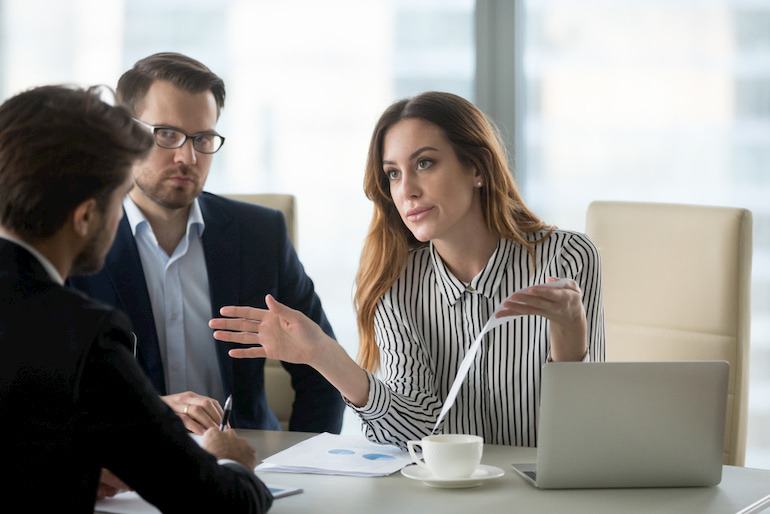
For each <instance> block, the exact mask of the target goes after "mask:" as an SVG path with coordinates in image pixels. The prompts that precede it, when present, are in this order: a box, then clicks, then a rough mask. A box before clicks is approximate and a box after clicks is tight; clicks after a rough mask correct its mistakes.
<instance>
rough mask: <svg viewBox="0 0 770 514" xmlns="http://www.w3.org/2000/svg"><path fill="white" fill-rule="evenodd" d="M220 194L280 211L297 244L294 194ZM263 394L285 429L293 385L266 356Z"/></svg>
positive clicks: (292, 396)
mask: <svg viewBox="0 0 770 514" xmlns="http://www.w3.org/2000/svg"><path fill="white" fill-rule="evenodd" d="M222 196H224V197H226V198H231V199H233V200H238V201H241V202H247V203H253V204H257V205H262V206H264V207H269V208H271V209H276V210H279V211H281V212H282V213H283V216H284V218H286V228H287V231H288V234H289V239H291V242H292V243H293V244H294V248H296V247H297V212H296V209H297V207H296V201H295V198H294V195H289V194H233V195H222ZM265 395H266V396H267V404H268V405H269V406H270V409H271V410H272V411H273V412H274V413H275V415H276V417H278V421H279V422H280V424H281V428H283V429H284V430H288V429H289V419H290V418H291V410H292V405H293V404H294V388H292V386H291V375H290V374H289V372H288V371H286V369H284V367H283V366H282V365H281V362H280V361H277V360H274V359H265Z"/></svg>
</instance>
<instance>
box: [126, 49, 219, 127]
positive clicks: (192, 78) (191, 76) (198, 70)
mask: <svg viewBox="0 0 770 514" xmlns="http://www.w3.org/2000/svg"><path fill="white" fill-rule="evenodd" d="M156 80H165V81H168V82H170V83H171V84H173V85H174V86H175V87H177V88H179V89H181V90H182V91H186V92H188V93H202V92H205V91H211V93H212V94H213V95H214V100H215V101H216V104H217V116H219V113H220V111H221V110H222V109H224V107H225V83H224V81H223V80H222V79H221V78H219V77H218V76H217V75H216V74H215V73H214V72H212V71H211V70H210V69H208V68H207V67H206V66H205V65H204V64H202V63H201V62H199V61H196V60H195V59H192V58H190V57H187V56H186V55H182V54H177V53H173V52H162V53H158V54H153V55H151V56H149V57H145V58H144V59H141V60H139V61H137V62H136V64H134V67H133V68H131V69H130V70H128V71H127V72H125V73H124V74H123V76H122V77H120V80H118V87H117V89H116V95H117V99H118V103H120V105H123V106H124V107H126V108H127V109H128V110H129V111H131V114H132V115H134V116H137V115H138V114H139V112H140V111H141V110H142V101H143V100H144V97H145V95H147V91H149V89H150V86H151V85H152V83H153V82H155V81H156Z"/></svg>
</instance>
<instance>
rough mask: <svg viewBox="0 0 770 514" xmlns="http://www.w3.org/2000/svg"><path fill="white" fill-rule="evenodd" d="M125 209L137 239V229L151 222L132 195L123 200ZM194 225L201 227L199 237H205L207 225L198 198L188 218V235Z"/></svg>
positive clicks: (132, 231)
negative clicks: (204, 232)
mask: <svg viewBox="0 0 770 514" xmlns="http://www.w3.org/2000/svg"><path fill="white" fill-rule="evenodd" d="M123 208H124V209H125V211H126V217H127V218H128V224H129V225H130V226H131V233H133V234H134V237H136V229H137V227H139V226H140V225H141V224H142V223H147V224H148V225H149V224H150V222H149V221H147V218H146V217H145V216H144V214H142V211H140V210H139V207H137V206H136V204H135V203H134V200H133V199H132V198H131V195H126V197H125V198H124V199H123ZM194 225H199V226H200V230H199V232H198V236H199V237H200V236H201V235H203V229H204V228H205V227H206V223H205V222H204V221H203V213H202V212H201V206H200V204H199V203H198V199H197V198H196V199H195V200H194V201H193V203H192V205H191V206H190V214H189V216H188V217H187V231H188V233H189V231H190V227H191V226H194Z"/></svg>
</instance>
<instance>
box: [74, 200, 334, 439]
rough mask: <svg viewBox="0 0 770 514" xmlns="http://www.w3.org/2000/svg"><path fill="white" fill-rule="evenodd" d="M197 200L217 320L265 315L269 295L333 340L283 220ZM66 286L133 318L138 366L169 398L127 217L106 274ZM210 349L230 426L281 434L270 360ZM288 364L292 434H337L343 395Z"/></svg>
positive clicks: (272, 213) (276, 214)
mask: <svg viewBox="0 0 770 514" xmlns="http://www.w3.org/2000/svg"><path fill="white" fill-rule="evenodd" d="M198 200H199V202H200V207H201V212H202V214H203V220H204V222H205V224H206V226H205V229H204V231H203V237H202V243H203V253H204V257H205V260H206V268H207V270H208V277H209V288H210V291H209V292H210V296H211V315H212V317H219V309H220V308H222V307H224V306H226V305H248V306H251V307H259V308H265V296H266V295H267V294H268V293H269V294H272V295H273V297H275V299H276V300H278V301H280V302H281V303H284V304H286V305H288V306H289V307H291V308H293V309H297V310H299V311H301V312H303V313H304V314H305V315H306V316H308V317H309V318H310V319H312V320H313V321H315V322H316V323H318V324H319V325H320V326H321V328H322V329H323V331H324V332H325V333H326V334H328V335H329V336H330V337H334V332H333V331H332V328H331V325H330V324H329V321H328V320H327V319H326V315H325V314H324V312H323V308H322V307H321V301H320V299H319V298H318V295H317V294H316V293H315V290H314V287H313V282H312V281H311V280H310V278H309V277H308V276H307V274H305V270H304V268H303V267H302V264H301V263H300V261H299V258H298V257H297V253H296V252H295V250H294V246H293V245H292V244H291V241H290V240H289V238H288V235H287V233H286V221H285V219H284V217H283V214H282V213H281V212H280V211H276V210H273V209H268V208H266V207H261V206H257V205H252V204H248V203H244V202H237V201H234V200H230V199H227V198H223V197H221V196H216V195H212V194H210V193H205V192H204V193H202V194H201V195H200V196H199V197H198ZM68 282H69V284H70V285H71V286H72V287H75V288H77V289H80V290H81V291H83V292H85V293H86V294H88V295H89V296H92V297H94V298H97V299H99V300H101V301H103V302H106V303H108V304H110V305H113V306H115V307H117V308H119V309H122V310H123V311H125V312H126V313H127V314H128V315H129V317H130V318H131V322H132V323H133V326H134V331H135V332H136V336H137V341H138V351H137V360H138V362H139V364H140V366H141V367H142V369H144V371H145V373H147V376H148V377H149V378H150V380H151V381H152V383H153V385H154V386H155V388H156V389H157V391H158V393H159V394H161V395H165V394H167V392H166V384H165V378H164V373H163V362H162V360H161V356H160V346H159V344H158V335H157V333H156V329H155V319H154V317H153V314H152V306H151V304H150V296H149V293H148V291H147V284H146V281H145V278H144V271H143V269H142V263H141V259H140V258H139V250H138V249H137V246H136V241H135V240H134V236H133V233H132V232H131V226H130V225H129V222H128V218H127V217H126V216H125V215H124V216H123V219H122V220H121V222H120V226H119V227H118V233H117V235H116V237H115V242H114V243H113V245H112V248H111V249H110V252H109V254H108V255H107V259H106V262H105V266H104V269H103V270H102V271H101V272H100V273H98V274H96V275H91V276H78V277H71V278H70V279H69V281H68ZM212 334H213V331H212ZM211 341H212V344H215V345H216V348H217V357H218V360H219V369H220V372H221V374H222V381H223V383H224V384H223V385H224V390H225V394H226V395H229V394H232V395H233V411H232V416H231V418H230V424H231V426H233V427H234V428H256V429H267V430H280V424H279V423H278V420H277V418H276V417H275V414H274V413H273V411H272V410H270V408H269V407H268V405H267V398H266V396H265V389H264V362H265V361H264V359H233V358H231V357H229V356H228V355H227V351H228V350H229V349H230V348H232V347H235V346H239V345H236V344H230V343H223V342H220V341H216V340H215V339H214V338H213V335H212V339H211ZM282 364H283V366H284V367H285V368H286V369H287V370H288V371H289V373H290V374H291V377H292V379H291V382H292V387H293V388H294V390H295V393H296V398H295V400H294V405H293V408H292V415H291V420H290V422H289V429H290V430H297V431H304V432H333V433H339V432H340V430H341V428H342V413H343V410H344V403H343V402H342V397H341V396H340V394H339V392H338V391H337V390H336V389H335V388H334V387H332V386H331V384H329V383H328V382H327V381H326V380H325V379H324V378H323V377H322V376H321V375H320V374H319V373H318V372H317V371H315V370H314V369H312V368H311V367H309V366H305V365H299V364H289V363H282Z"/></svg>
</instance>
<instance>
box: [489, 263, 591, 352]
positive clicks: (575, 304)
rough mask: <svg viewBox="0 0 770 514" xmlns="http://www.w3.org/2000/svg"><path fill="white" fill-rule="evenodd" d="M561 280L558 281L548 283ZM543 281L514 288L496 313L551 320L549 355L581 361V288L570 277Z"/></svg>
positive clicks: (583, 322) (583, 316)
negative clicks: (517, 288) (529, 285)
mask: <svg viewBox="0 0 770 514" xmlns="http://www.w3.org/2000/svg"><path fill="white" fill-rule="evenodd" d="M557 281H560V283H559V285H558V286H556V285H550V284H552V283H554V282H557ZM546 284H548V285H539V286H531V287H528V288H526V289H521V290H519V291H516V292H515V293H513V294H512V295H511V296H509V297H508V298H507V299H506V300H505V301H504V302H503V308H502V309H501V310H500V311H499V312H498V313H497V317H498V318H501V317H503V316H521V315H535V316H542V317H544V318H546V319H548V320H549V321H550V322H551V359H553V360H554V361H580V360H583V357H585V354H586V311H585V308H584V307H583V301H582V291H581V290H580V287H579V286H578V285H577V282H575V281H574V280H571V279H558V278H554V277H549V278H548V279H546Z"/></svg>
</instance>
